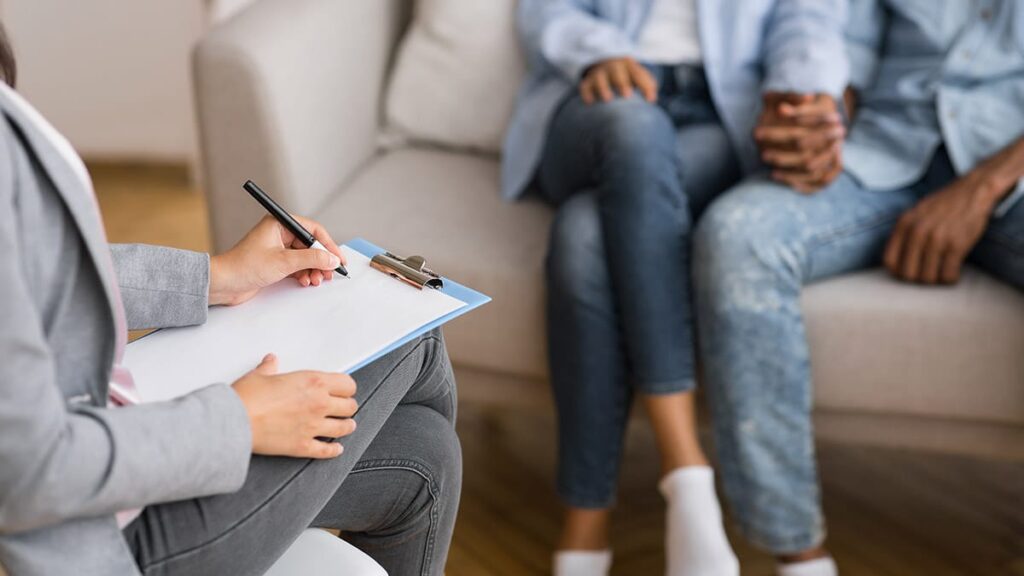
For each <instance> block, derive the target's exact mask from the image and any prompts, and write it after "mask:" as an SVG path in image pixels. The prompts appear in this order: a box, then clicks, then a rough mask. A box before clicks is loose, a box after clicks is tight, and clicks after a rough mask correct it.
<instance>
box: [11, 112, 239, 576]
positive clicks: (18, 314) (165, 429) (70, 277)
mask: <svg viewBox="0 0 1024 576" xmlns="http://www.w3.org/2000/svg"><path fill="white" fill-rule="evenodd" d="M0 112H3V114H2V115H0V565H3V566H4V567H5V568H6V570H7V571H8V572H10V573H11V575H12V576H23V575H33V574H72V573H73V574H77V575H85V576H90V575H109V574H137V573H138V568H137V567H136V565H135V562H134V559H133V557H132V555H131V553H130V551H129V549H128V547H127V545H126V543H125V540H124V539H123V538H122V536H121V531H120V530H119V529H118V526H117V523H116V520H115V517H114V514H115V513H116V512H118V511H120V510H125V509H132V508H138V507H141V506H145V505H149V504H154V503H159V502H169V501H175V500H182V499H189V498H195V497H199V496H206V495H212V494H220V493H226V492H233V491H236V490H238V489H239V488H240V487H241V486H242V483H243V482H244V480H245V476H246V473H247V471H248V466H249V459H250V451H251V445H250V443H251V432H250V430H249V424H248V419H247V417H246V413H245V408H244V406H243V405H242V403H241V401H240V400H239V399H238V397H237V396H236V395H235V394H234V392H232V391H231V389H230V388H229V387H228V386H227V385H225V384H215V385H211V386H208V387H206V388H203V389H201V390H199V391H197V392H195V393H194V394H191V395H189V396H186V397H184V398H181V399H179V400H176V401H171V402H164V403H157V404H150V405H145V406H135V407H126V408H115V409H108V408H106V398H107V387H108V381H109V380H108V378H109V376H110V371H111V366H112V362H113V354H114V334H115V332H114V330H115V327H114V317H113V312H112V310H113V308H112V307H111V306H112V300H111V298H112V289H113V283H114V282H117V283H118V285H119V287H120V289H121V294H122V296H123V300H124V305H125V309H126V312H127V319H128V323H129V326H130V327H131V328H144V327H146V328H148V327H164V326H180V325H188V324H197V323H201V322H203V321H204V320H205V319H206V307H207V289H208V282H209V258H208V257H207V255H205V254H198V253H194V252H186V251H182V250H172V249H168V248H159V247H153V246H134V245H133V246H109V245H108V244H107V243H106V241H105V240H104V235H103V232H102V228H101V227H102V223H101V222H100V220H99V218H98V215H97V213H96V208H95V206H94V204H93V201H92V199H91V198H90V197H89V195H88V192H87V191H86V190H83V189H82V185H81V184H80V181H79V180H77V179H76V177H75V176H74V173H73V172H72V171H71V169H70V167H69V166H68V165H67V163H66V162H65V161H64V159H63V158H62V157H61V156H60V154H59V153H58V151H57V149H56V148H55V147H54V146H53V143H52V142H50V141H48V140H47V139H46V137H45V136H44V134H43V133H42V132H41V131H40V130H38V128H37V127H36V126H35V125H34V124H33V123H32V122H31V121H30V120H29V118H27V117H26V116H25V115H24V114H23V113H22V111H21V110H20V109H19V108H18V107H17V106H15V105H14V103H13V102H12V101H11V99H10V97H9V96H8V95H6V94H4V93H3V92H0ZM108 250H109V251H111V252H112V254H113V257H114V267H115V269H116V276H117V277H116V278H114V277H112V276H111V275H110V274H109V272H108V270H107V269H105V268H106V266H104V265H103V262H104V259H103V258H102V257H103V256H104V252H105V251H108Z"/></svg>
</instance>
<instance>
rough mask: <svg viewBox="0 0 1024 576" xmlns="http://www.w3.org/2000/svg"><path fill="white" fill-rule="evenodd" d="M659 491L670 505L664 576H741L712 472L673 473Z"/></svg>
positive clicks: (705, 469) (694, 469)
mask: <svg viewBox="0 0 1024 576" xmlns="http://www.w3.org/2000/svg"><path fill="white" fill-rule="evenodd" d="M658 489H659V490H660V491H661V494H662V495H663V496H664V497H665V499H666V500H667V501H668V517H667V522H666V530H665V552H666V568H665V574H666V575H667V576H739V573H740V563H739V560H738V559H737V558H736V554H735V553H734V552H733V551H732V546H730V545H729V539H728V538H726V536H725V527H724V526H723V525H722V508H721V506H719V504H718V496H717V495H715V474H714V472H713V471H712V470H711V468H709V467H707V466H692V467H686V468H679V469H677V470H673V471H672V472H669V473H668V475H666V476H665V477H664V478H663V479H662V480H661V483H660V484H659V485H658Z"/></svg>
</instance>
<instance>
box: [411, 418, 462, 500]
mask: <svg viewBox="0 0 1024 576" xmlns="http://www.w3.org/2000/svg"><path fill="white" fill-rule="evenodd" d="M425 421H426V422H430V425H429V426H426V427H424V429H423V430H422V431H421V432H420V433H421V434H423V435H424V437H425V438H427V439H428V440H427V441H426V442H425V446H424V449H423V450H422V452H421V453H420V454H421V461H422V464H423V466H424V470H425V474H426V478H424V483H425V486H424V487H425V488H426V489H428V490H429V491H430V492H431V497H432V498H433V499H435V500H437V501H438V503H439V504H440V505H442V506H445V507H454V508H457V507H458V502H459V495H460V494H461V493H462V444H461V442H460V441H459V437H458V435H457V434H456V433H455V427H454V426H452V425H451V423H450V422H448V421H447V420H446V419H445V418H444V417H442V416H441V415H440V414H438V413H436V412H433V413H432V414H431V415H429V416H428V417H427V418H426V420H425Z"/></svg>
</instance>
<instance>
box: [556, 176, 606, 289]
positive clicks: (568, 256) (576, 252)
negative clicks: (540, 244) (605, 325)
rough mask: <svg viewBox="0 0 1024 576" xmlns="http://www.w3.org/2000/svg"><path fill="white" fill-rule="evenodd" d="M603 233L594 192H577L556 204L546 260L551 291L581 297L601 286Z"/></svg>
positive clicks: (603, 261)
mask: <svg viewBox="0 0 1024 576" xmlns="http://www.w3.org/2000/svg"><path fill="white" fill-rule="evenodd" d="M602 234H603V231H602V226H601V216H600V211H599V208H598V203H597V199H596V198H595V197H594V195H593V194H586V193H585V194H577V195H575V196H573V197H572V198H570V199H569V200H567V201H566V202H565V203H564V204H562V206H560V207H559V209H558V213H557V214H556V216H555V220H554V222H553V223H552V225H551V238H550V241H549V245H548V256H547V262H546V267H547V277H548V284H549V286H548V287H549V289H550V290H551V291H552V292H554V293H562V294H572V295H575V296H581V295H585V294H587V293H589V292H591V291H593V290H598V289H601V288H604V286H603V282H604V280H603V278H604V274H603V272H602V271H603V270H604V267H605V260H604V239H603V236H602Z"/></svg>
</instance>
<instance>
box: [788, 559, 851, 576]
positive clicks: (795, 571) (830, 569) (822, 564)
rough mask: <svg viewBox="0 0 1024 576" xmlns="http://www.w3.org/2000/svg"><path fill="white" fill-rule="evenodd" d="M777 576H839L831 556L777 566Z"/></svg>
mask: <svg viewBox="0 0 1024 576" xmlns="http://www.w3.org/2000/svg"><path fill="white" fill-rule="evenodd" d="M778 574H779V576H839V568H837V567H836V563H835V561H834V560H832V557H831V556H825V557H824V558H815V559H814V560H806V561H804V562H794V563H792V564H779V567H778Z"/></svg>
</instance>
